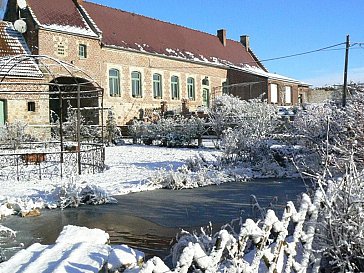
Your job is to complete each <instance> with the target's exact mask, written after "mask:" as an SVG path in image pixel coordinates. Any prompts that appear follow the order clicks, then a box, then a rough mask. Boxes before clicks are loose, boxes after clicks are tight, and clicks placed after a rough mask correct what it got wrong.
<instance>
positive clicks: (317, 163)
mask: <svg viewBox="0 0 364 273" xmlns="http://www.w3.org/2000/svg"><path fill="white" fill-rule="evenodd" d="M363 109H364V94H363V93H361V92H357V93H354V94H353V95H352V96H350V97H349V99H348V100H347V105H346V107H344V108H343V107H341V106H340V105H337V104H335V103H334V102H327V103H324V104H318V105H311V106H308V107H307V110H306V111H302V112H300V113H298V115H297V116H296V118H295V120H294V122H293V124H292V125H293V133H294V134H295V138H294V139H295V144H299V145H302V146H304V147H306V148H308V149H309V150H310V152H309V153H308V155H309V157H308V158H306V159H305V157H302V158H301V159H302V160H301V164H299V167H301V168H302V167H303V170H310V171H313V173H315V172H320V171H323V170H325V168H326V169H327V170H328V171H330V172H332V173H333V174H335V173H336V174H338V173H340V174H344V173H345V171H346V170H345V165H346V164H347V163H348V161H349V160H350V158H351V156H352V155H353V160H354V161H355V162H356V165H357V167H358V168H360V169H362V168H363V167H364V160H363V159H364V112H363Z"/></svg>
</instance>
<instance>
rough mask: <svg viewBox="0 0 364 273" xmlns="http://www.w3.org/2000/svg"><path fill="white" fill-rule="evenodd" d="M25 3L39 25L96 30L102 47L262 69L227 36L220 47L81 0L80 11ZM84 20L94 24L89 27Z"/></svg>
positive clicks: (41, 1)
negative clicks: (99, 32)
mask: <svg viewBox="0 0 364 273" xmlns="http://www.w3.org/2000/svg"><path fill="white" fill-rule="evenodd" d="M27 3H28V6H29V7H30V9H31V11H32V13H33V15H34V16H35V19H36V20H37V21H38V22H39V23H40V24H41V25H42V26H53V28H54V27H56V28H57V30H64V31H72V30H73V31H74V32H75V33H80V32H77V31H76V29H77V28H78V29H87V30H89V32H88V33H90V32H92V31H91V29H96V30H98V29H100V30H101V31H102V43H103V44H104V45H106V46H114V47H118V48H124V49H131V50H137V51H142V52H149V53H156V54H161V55H165V56H169V57H176V58H182V59H187V60H190V61H202V62H206V63H210V64H211V63H214V64H228V65H236V66H242V65H243V64H249V65H251V66H258V67H261V68H263V67H262V66H260V65H257V64H256V62H255V59H254V55H253V53H252V52H251V51H249V52H248V51H246V49H245V47H244V46H243V45H242V44H241V43H239V42H237V41H233V40H229V39H227V41H226V46H223V45H222V43H221V42H220V40H219V38H218V37H217V36H216V35H211V34H207V33H204V32H201V31H197V30H193V29H189V28H186V27H182V26H178V25H174V24H171V23H166V22H162V21H159V20H156V19H152V18H148V17H145V16H141V15H137V14H134V13H130V12H125V11H122V10H118V9H114V8H110V7H106V6H103V5H99V4H94V3H90V2H85V1H83V3H82V7H83V9H81V11H82V12H80V10H79V9H78V8H77V6H76V5H75V3H74V1H72V0H57V1H56V0H27ZM84 11H86V12H85V14H84ZM82 14H83V15H84V16H86V17H88V16H89V17H88V18H84V17H83V15H82ZM85 19H86V20H85ZM86 21H88V22H89V23H90V24H95V25H96V26H89V25H88V24H87V23H86ZM84 34H85V33H84ZM92 34H94V35H96V33H95V32H92ZM263 69H264V68H263Z"/></svg>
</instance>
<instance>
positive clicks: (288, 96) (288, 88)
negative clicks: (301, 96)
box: [284, 86, 292, 103]
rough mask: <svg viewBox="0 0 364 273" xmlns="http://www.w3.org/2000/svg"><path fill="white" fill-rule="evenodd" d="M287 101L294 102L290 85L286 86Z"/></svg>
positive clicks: (285, 96) (285, 95)
mask: <svg viewBox="0 0 364 273" xmlns="http://www.w3.org/2000/svg"><path fill="white" fill-rule="evenodd" d="M284 99H285V103H292V89H291V87H290V86H286V92H285V94H284Z"/></svg>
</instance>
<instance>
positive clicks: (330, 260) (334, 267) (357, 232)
mask: <svg viewBox="0 0 364 273" xmlns="http://www.w3.org/2000/svg"><path fill="white" fill-rule="evenodd" d="M318 185H319V186H320V187H321V188H326V189H327V191H326V195H325V199H324V203H323V205H324V206H323V208H322V209H321V217H320V222H319V226H318V227H319V229H318V230H319V236H317V241H316V243H317V245H318V247H317V248H318V250H320V251H321V252H322V253H323V255H324V257H325V259H324V261H325V264H324V266H325V267H327V268H329V269H330V272H364V261H363V257H364V233H363V227H364V226H363V223H364V190H363V189H364V173H363V172H358V171H357V169H356V166H355V163H354V162H351V164H349V165H348V167H347V173H346V174H345V175H344V176H341V177H337V178H335V179H328V178H325V177H321V178H320V179H319V181H318Z"/></svg>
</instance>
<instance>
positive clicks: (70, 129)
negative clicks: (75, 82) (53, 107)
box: [63, 102, 99, 141]
mask: <svg viewBox="0 0 364 273" xmlns="http://www.w3.org/2000/svg"><path fill="white" fill-rule="evenodd" d="M79 118H80V120H79V121H78V114H77V109H76V108H73V107H72V105H71V103H70V102H68V107H67V116H66V121H65V122H63V135H64V136H65V137H66V138H68V139H69V140H71V141H77V133H78V132H77V124H78V122H79V124H80V137H81V138H86V139H94V138H97V137H98V136H99V132H98V130H97V128H93V127H92V126H89V125H87V124H86V121H85V118H84V117H83V116H82V114H81V113H80V116H79Z"/></svg>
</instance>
